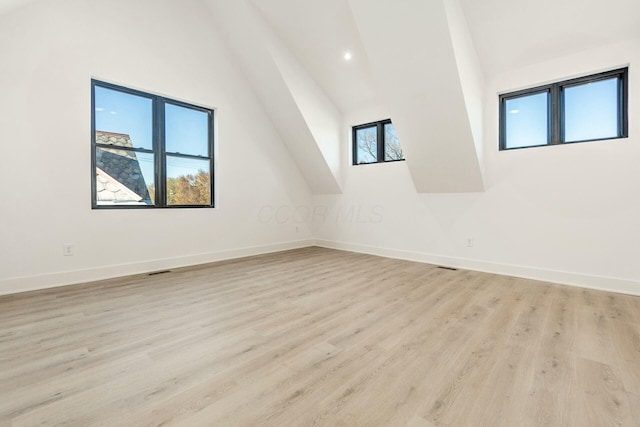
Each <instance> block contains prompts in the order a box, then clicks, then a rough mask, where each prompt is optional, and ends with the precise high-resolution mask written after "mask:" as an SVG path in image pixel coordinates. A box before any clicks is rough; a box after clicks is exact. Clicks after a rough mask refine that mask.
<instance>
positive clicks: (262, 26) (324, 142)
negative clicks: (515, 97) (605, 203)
mask: <svg viewBox="0 0 640 427" xmlns="http://www.w3.org/2000/svg"><path fill="white" fill-rule="evenodd" d="M32 1H50V2H55V1H56V0H0V14H2V13H9V12H10V11H11V10H12V9H14V8H17V7H21V6H23V5H26V4H28V3H30V2H32ZM95 1H99V0H95ZM202 1H203V2H205V3H206V4H207V5H208V6H209V9H210V10H211V18H212V25H215V26H216V28H218V29H219V31H220V34H221V36H222V37H223V38H224V39H225V41H226V43H227V45H228V47H229V48H230V51H231V52H232V54H233V55H234V56H235V58H236V60H237V63H238V64H239V67H240V69H241V70H242V71H243V73H244V74H245V75H246V77H247V80H248V81H249V82H250V84H251V85H252V86H253V88H254V91H255V93H256V94H257V96H258V98H259V99H260V101H261V102H262V104H263V107H264V109H265V111H266V113H267V114H268V115H269V117H270V119H271V120H272V122H273V124H274V127H275V128H276V129H277V130H278V132H279V133H280V135H281V137H282V140H283V141H284V143H285V144H286V145H287V147H288V149H289V151H290V152H291V154H292V157H293V158H294V159H295V161H296V162H297V163H298V166H299V168H300V170H301V171H302V173H303V174H304V176H305V178H306V180H307V182H308V183H309V187H310V188H311V190H312V192H313V193H315V194H327V193H334V194H335V193H340V192H341V188H342V187H343V180H344V177H343V176H342V171H343V170H344V165H346V164H348V159H347V158H345V152H346V150H344V149H342V148H341V147H344V144H345V141H344V140H343V139H344V137H345V135H346V134H347V133H346V132H345V128H346V127H347V126H349V125H352V124H353V123H345V122H344V117H345V116H347V115H349V114H351V113H353V112H355V111H358V110H359V109H362V108H366V107H368V106H371V105H372V104H375V105H379V106H383V110H384V111H388V112H389V113H390V116H391V119H392V120H393V122H394V124H395V126H396V130H397V132H398V136H399V139H400V142H401V144H402V146H403V149H404V151H405V154H406V157H407V161H406V165H407V167H408V169H409V171H410V172H411V175H412V178H413V181H414V184H415V187H416V190H417V191H418V192H470V191H482V190H483V188H484V184H483V181H484V180H483V161H482V151H483V150H482V134H483V132H482V98H483V95H484V93H483V92H484V81H485V79H487V78H489V77H493V76H496V75H498V74H499V73H501V72H504V71H507V70H510V69H514V68H517V67H521V66H526V65H528V64H532V63H538V62H542V61H546V60H550V59H553V58H556V57H560V56H563V55H567V54H569V53H571V52H576V51H580V50H585V49H590V48H594V47H599V46H602V45H606V44H609V43H613V42H616V41H619V40H624V39H629V38H635V37H640V1H638V0H609V1H606V2H603V1H601V0H536V1H532V0H233V1H231V0H202ZM346 51H349V52H351V54H352V60H351V61H345V60H344V59H343V54H344V52H346ZM383 118H386V117H372V118H371V119H372V120H375V119H383Z"/></svg>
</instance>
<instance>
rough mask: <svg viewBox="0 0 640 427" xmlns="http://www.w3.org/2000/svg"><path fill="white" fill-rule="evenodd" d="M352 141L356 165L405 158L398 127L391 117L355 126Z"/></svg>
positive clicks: (395, 160)
mask: <svg viewBox="0 0 640 427" xmlns="http://www.w3.org/2000/svg"><path fill="white" fill-rule="evenodd" d="M352 141H353V164H354V165H367V164H372V163H387V162H397V161H402V160H404V153H403V152H402V147H401V146H400V143H399V142H398V136H397V135H396V129H395V127H394V126H393V123H391V120H390V119H386V120H380V121H377V122H372V123H366V124H363V125H358V126H354V127H353V128H352Z"/></svg>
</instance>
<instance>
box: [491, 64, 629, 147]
mask: <svg viewBox="0 0 640 427" xmlns="http://www.w3.org/2000/svg"><path fill="white" fill-rule="evenodd" d="M611 78H617V79H618V104H617V106H618V111H617V113H618V134H617V135H616V136H614V137H606V138H594V139H584V140H579V141H566V140H565V101H564V91H565V89H566V88H569V87H575V86H580V85H584V84H588V83H594V82H598V81H602V80H608V79H611ZM539 93H547V94H548V97H547V102H548V105H547V129H548V133H547V143H546V144H539V145H529V146H526V147H512V148H508V147H507V111H506V105H507V101H509V100H511V99H517V98H521V97H524V96H529V95H536V94H539ZM628 106H629V67H624V68H618V69H615V70H610V71H605V72H602V73H597V74H591V75H587V76H583V77H578V78H574V79H569V80H563V81H559V82H556V83H550V84H546V85H541V86H536V87H533V88H530V89H523V90H518V91H514V92H509V93H504V94H500V95H499V109H500V113H499V116H500V117H499V144H498V145H499V149H500V151H510V150H520V149H523V148H536V147H546V146H553V145H566V144H577V143H582V142H594V141H608V140H613V139H622V138H628V137H629V108H628Z"/></svg>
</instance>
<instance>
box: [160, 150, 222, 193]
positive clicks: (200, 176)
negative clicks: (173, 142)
mask: <svg viewBox="0 0 640 427" xmlns="http://www.w3.org/2000/svg"><path fill="white" fill-rule="evenodd" d="M209 175H210V169H209V161H208V160H199V159H187V158H184V157H176V156H167V205H211V194H210V191H211V184H210V179H209Z"/></svg>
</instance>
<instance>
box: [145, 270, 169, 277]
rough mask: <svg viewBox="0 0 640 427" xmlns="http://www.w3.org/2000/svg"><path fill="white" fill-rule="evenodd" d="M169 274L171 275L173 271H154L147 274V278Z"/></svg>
mask: <svg viewBox="0 0 640 427" xmlns="http://www.w3.org/2000/svg"><path fill="white" fill-rule="evenodd" d="M167 273H171V270H162V271H154V272H153V273H149V274H147V276H157V275H158V274H167Z"/></svg>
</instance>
